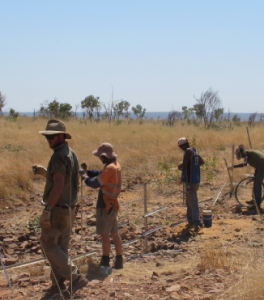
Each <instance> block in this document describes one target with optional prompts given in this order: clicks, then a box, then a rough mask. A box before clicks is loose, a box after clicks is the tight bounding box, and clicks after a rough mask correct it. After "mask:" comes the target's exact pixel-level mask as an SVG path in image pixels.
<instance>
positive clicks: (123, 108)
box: [114, 100, 130, 120]
mask: <svg viewBox="0 0 264 300" xmlns="http://www.w3.org/2000/svg"><path fill="white" fill-rule="evenodd" d="M129 107H130V103H129V102H128V101H126V100H121V101H119V102H118V103H116V104H115V105H114V118H115V119H117V120H119V118H120V117H124V118H126V119H127V118H128V117H129V111H128V109H129Z"/></svg>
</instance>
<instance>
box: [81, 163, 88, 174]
mask: <svg viewBox="0 0 264 300" xmlns="http://www.w3.org/2000/svg"><path fill="white" fill-rule="evenodd" d="M81 168H82V169H84V171H85V173H86V172H87V164H86V163H81Z"/></svg>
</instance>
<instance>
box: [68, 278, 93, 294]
mask: <svg viewBox="0 0 264 300" xmlns="http://www.w3.org/2000/svg"><path fill="white" fill-rule="evenodd" d="M88 282H89V281H88V279H87V278H85V277H84V276H83V275H81V274H80V275H78V277H77V279H76V280H74V281H73V283H72V287H71V284H70V285H69V287H68V292H69V293H71V289H72V293H75V292H76V291H78V290H80V289H82V288H83V287H84V286H86V285H87V284H88Z"/></svg>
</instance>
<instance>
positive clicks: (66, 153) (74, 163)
mask: <svg viewBox="0 0 264 300" xmlns="http://www.w3.org/2000/svg"><path fill="white" fill-rule="evenodd" d="M53 150H54V153H53V155H52V156H51V159H50V161H49V164H48V168H47V175H46V186H45V189H44V194H43V202H44V203H47V202H48V199H49V195H50V192H51V190H52V188H53V185H54V182H53V173H54V172H59V173H61V174H63V175H64V176H65V182H64V187H63V190H62V193H61V195H60V198H59V200H58V202H57V204H61V205H65V204H67V205H69V206H71V205H72V204H75V203H76V201H77V193H78V189H79V174H78V171H79V161H78V157H77V156H76V154H75V153H74V151H73V150H72V149H71V148H70V147H69V146H68V143H67V142H65V143H63V144H62V145H60V146H58V147H57V148H55V149H53Z"/></svg>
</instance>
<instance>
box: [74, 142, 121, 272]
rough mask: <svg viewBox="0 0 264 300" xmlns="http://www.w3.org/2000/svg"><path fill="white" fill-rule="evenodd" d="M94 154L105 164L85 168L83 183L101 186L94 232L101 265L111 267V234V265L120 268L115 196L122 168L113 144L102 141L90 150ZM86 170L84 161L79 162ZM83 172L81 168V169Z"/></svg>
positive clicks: (117, 191)
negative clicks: (98, 240) (99, 239)
mask: <svg viewBox="0 0 264 300" xmlns="http://www.w3.org/2000/svg"><path fill="white" fill-rule="evenodd" d="M93 154H94V155H95V156H97V157H99V159H100V160H101V162H102V163H103V164H104V165H105V166H104V169H103V170H102V171H96V170H88V171H87V170H86V172H85V173H87V175H88V176H87V175H86V174H85V175H83V179H84V180H85V183H86V185H88V186H90V187H92V188H100V190H99V194H98V200H97V204H96V232H97V234H100V235H101V237H102V248H103V256H102V259H101V263H100V265H101V266H107V267H109V266H110V262H109V254H110V249H111V243H110V234H111V236H112V238H113V240H114V244H115V249H116V259H115V264H114V268H115V269H122V268H123V258H122V241H121V238H120V235H119V233H118V222H117V214H118V210H119V201H118V196H119V194H120V191H121V167H120V165H119V163H118V162H117V160H116V157H117V155H116V154H115V152H114V149H113V146H112V145H111V144H109V143H103V144H101V145H100V147H99V148H98V149H97V150H95V151H93ZM82 167H83V168H85V169H86V164H85V163H84V164H82ZM80 172H81V174H83V173H84V172H83V170H80Z"/></svg>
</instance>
